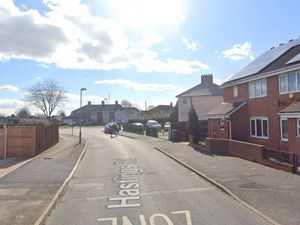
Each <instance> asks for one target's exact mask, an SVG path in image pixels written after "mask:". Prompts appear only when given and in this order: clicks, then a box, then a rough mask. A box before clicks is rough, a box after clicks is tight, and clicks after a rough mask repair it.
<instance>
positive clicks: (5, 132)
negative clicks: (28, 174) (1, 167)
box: [3, 125, 7, 159]
mask: <svg viewBox="0 0 300 225" xmlns="http://www.w3.org/2000/svg"><path fill="white" fill-rule="evenodd" d="M3 129H4V156H3V158H4V159H6V157H7V127H6V125H4V127H3Z"/></svg>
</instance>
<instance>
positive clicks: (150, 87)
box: [94, 79, 178, 91]
mask: <svg viewBox="0 0 300 225" xmlns="http://www.w3.org/2000/svg"><path fill="white" fill-rule="evenodd" d="M94 84H110V85H122V86H123V87H126V88H131V89H133V90H135V91H166V90H177V89H178V87H177V86H176V85H174V84H160V83H159V84H158V83H140V82H135V81H130V80H125V79H114V80H98V81H94Z"/></svg>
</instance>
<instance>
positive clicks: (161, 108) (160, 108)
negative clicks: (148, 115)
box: [148, 105, 173, 112]
mask: <svg viewBox="0 0 300 225" xmlns="http://www.w3.org/2000/svg"><path fill="white" fill-rule="evenodd" d="M172 108H173V106H171V105H158V106H155V107H153V108H152V109H149V110H148V112H156V111H168V110H172Z"/></svg>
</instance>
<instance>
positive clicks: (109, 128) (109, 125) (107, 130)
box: [104, 122, 118, 134]
mask: <svg viewBox="0 0 300 225" xmlns="http://www.w3.org/2000/svg"><path fill="white" fill-rule="evenodd" d="M115 124H116V125H117V123H116V122H109V123H107V124H106V125H105V128H104V133H106V134H112V132H113V130H114V128H113V127H114V125H115ZM117 126H118V125H117Z"/></svg>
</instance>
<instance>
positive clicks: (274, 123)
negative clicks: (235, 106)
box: [224, 76, 300, 153]
mask: <svg viewBox="0 0 300 225" xmlns="http://www.w3.org/2000/svg"><path fill="white" fill-rule="evenodd" d="M278 86H279V82H278V76H273V77H269V78H267V97H262V98H254V99H249V96H248V82H246V83H243V84H239V85H238V93H239V95H238V96H237V97H233V96H232V93H233V86H232V87H227V88H225V89H224V101H231V100H247V104H246V106H244V107H245V108H241V109H240V110H246V112H243V113H241V114H238V113H235V114H233V115H232V119H233V121H232V126H233V127H232V137H233V139H237V140H242V141H247V142H252V143H256V144H262V145H265V146H266V147H268V148H272V149H278V150H283V151H297V152H299V153H300V148H299V145H300V143H299V142H300V141H299V138H296V137H295V124H292V122H291V123H290V122H289V143H288V142H284V141H281V140H280V139H281V137H280V116H279V115H278V113H279V112H280V110H282V109H284V108H285V107H287V106H288V105H290V104H291V103H292V102H294V101H300V93H294V94H293V98H289V94H284V95H280V94H279V87H278ZM255 116H265V117H267V118H268V121H269V139H261V138H255V137H250V117H255ZM294 122H295V121H294ZM294 122H293V123H294ZM241 123H242V124H241Z"/></svg>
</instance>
